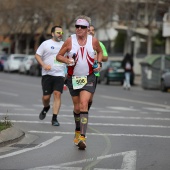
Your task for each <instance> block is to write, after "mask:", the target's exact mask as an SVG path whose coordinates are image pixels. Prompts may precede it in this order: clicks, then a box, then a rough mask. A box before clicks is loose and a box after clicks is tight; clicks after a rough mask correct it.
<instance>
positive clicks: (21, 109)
mask: <svg viewBox="0 0 170 170" xmlns="http://www.w3.org/2000/svg"><path fill="white" fill-rule="evenodd" d="M14 110H20V111H35V109H27V108H14Z"/></svg>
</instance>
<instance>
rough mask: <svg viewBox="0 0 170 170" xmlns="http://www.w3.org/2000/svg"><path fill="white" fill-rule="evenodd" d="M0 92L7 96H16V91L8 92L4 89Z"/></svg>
mask: <svg viewBox="0 0 170 170" xmlns="http://www.w3.org/2000/svg"><path fill="white" fill-rule="evenodd" d="M0 94H4V95H8V96H15V97H17V96H18V94H16V93H9V92H4V91H0Z"/></svg>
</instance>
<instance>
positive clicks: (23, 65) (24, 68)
mask: <svg viewBox="0 0 170 170" xmlns="http://www.w3.org/2000/svg"><path fill="white" fill-rule="evenodd" d="M33 58H34V55H28V56H26V57H25V58H24V59H23V60H22V61H21V62H20V65H19V73H23V74H29V71H30V66H31V64H32V63H33V60H32V59H33Z"/></svg>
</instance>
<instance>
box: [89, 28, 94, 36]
mask: <svg viewBox="0 0 170 170" xmlns="http://www.w3.org/2000/svg"><path fill="white" fill-rule="evenodd" d="M88 34H90V35H92V36H93V37H94V34H95V30H94V27H92V26H90V28H89V30H88Z"/></svg>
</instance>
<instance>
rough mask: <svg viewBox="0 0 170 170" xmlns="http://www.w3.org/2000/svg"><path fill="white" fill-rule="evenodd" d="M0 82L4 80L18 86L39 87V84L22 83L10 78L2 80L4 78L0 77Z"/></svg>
mask: <svg viewBox="0 0 170 170" xmlns="http://www.w3.org/2000/svg"><path fill="white" fill-rule="evenodd" d="M0 82H5V83H9V84H19V85H20V86H23V85H25V86H31V87H40V86H39V85H35V84H28V83H23V82H20V81H15V80H14V81H12V80H4V79H0Z"/></svg>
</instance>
